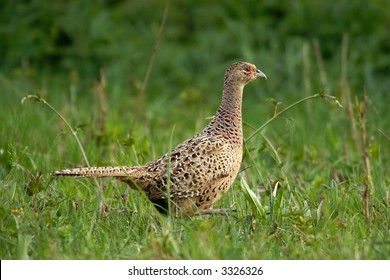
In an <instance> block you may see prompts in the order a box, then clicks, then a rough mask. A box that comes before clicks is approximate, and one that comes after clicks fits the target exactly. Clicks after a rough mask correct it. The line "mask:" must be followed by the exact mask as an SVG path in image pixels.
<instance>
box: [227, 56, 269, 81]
mask: <svg viewBox="0 0 390 280" xmlns="http://www.w3.org/2000/svg"><path fill="white" fill-rule="evenodd" d="M257 78H263V79H267V76H266V75H265V74H264V73H263V72H261V71H260V70H259V69H257V67H256V66H255V65H254V64H252V63H249V62H244V61H239V62H236V63H234V64H233V65H231V66H230V67H229V69H227V70H226V72H225V83H226V82H228V81H230V82H233V83H240V84H242V85H246V84H248V83H250V82H251V81H253V80H255V79H257Z"/></svg>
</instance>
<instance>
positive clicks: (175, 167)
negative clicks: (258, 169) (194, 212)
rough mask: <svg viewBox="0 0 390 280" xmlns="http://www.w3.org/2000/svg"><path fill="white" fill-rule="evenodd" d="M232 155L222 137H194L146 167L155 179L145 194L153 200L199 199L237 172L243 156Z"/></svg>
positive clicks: (232, 152) (228, 145)
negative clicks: (204, 192)
mask: <svg viewBox="0 0 390 280" xmlns="http://www.w3.org/2000/svg"><path fill="white" fill-rule="evenodd" d="M232 154H234V151H233V148H232V146H231V145H230V144H229V143H227V142H226V141H224V139H223V138H222V137H221V138H218V137H215V136H208V135H206V136H203V135H202V136H198V137H195V138H191V139H189V140H187V141H186V142H184V143H182V144H180V145H178V146H177V147H176V148H174V149H173V150H172V151H171V152H170V153H167V154H165V155H164V156H162V157H161V158H160V159H158V160H156V161H154V162H151V163H149V164H147V165H146V167H147V170H148V171H149V173H150V174H154V176H153V179H152V180H151V182H150V185H149V186H148V187H146V188H144V191H146V192H147V193H148V196H149V198H150V199H152V200H153V199H161V198H166V197H168V196H170V197H172V198H186V197H195V196H199V195H200V194H201V192H202V191H203V190H204V189H205V188H206V187H210V186H211V185H215V184H216V182H217V181H218V180H220V179H223V178H226V177H228V176H230V175H231V174H232V173H234V169H235V167H236V166H237V162H235V161H237V160H238V161H239V162H241V154H240V155H238V156H237V158H235V157H234V155H233V156H232Z"/></svg>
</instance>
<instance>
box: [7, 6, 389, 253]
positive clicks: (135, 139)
mask: <svg viewBox="0 0 390 280" xmlns="http://www.w3.org/2000/svg"><path fill="white" fill-rule="evenodd" d="M36 2H39V1H36ZM80 2H81V3H84V1H80ZM151 2H152V4H150V6H148V5H144V6H143V5H136V4H134V3H133V1H129V3H133V4H134V5H133V6H132V7H131V9H130V8H129V9H128V10H126V9H125V8H124V7H127V6H119V7H115V8H113V9H111V10H108V8H107V7H106V9H107V10H105V13H97V14H94V15H95V17H93V18H92V19H91V18H89V19H91V22H92V23H91V24H92V27H94V26H95V28H97V27H96V26H103V25H104V24H103V23H106V24H107V26H108V27H110V26H111V27H113V26H116V25H115V24H114V23H115V21H114V20H113V18H114V19H115V17H117V18H119V17H120V14H119V15H118V13H120V11H121V10H122V9H123V10H124V13H125V12H129V13H130V15H129V16H128V17H129V18H130V19H131V20H132V21H131V23H132V24H131V25H128V26H127V25H126V28H125V27H123V26H122V27H118V29H117V30H116V29H111V30H113V31H112V32H111V33H110V30H104V29H103V31H101V33H102V34H107V35H106V36H107V38H108V39H107V40H110V43H107V48H104V46H105V45H104V44H103V43H102V44H103V45H99V44H95V43H96V42H95V41H93V40H94V38H95V37H96V36H98V35H96V34H95V33H94V32H93V31H94V29H93V28H92V29H91V30H89V33H87V34H88V36H90V37H88V36H87V35H86V38H85V42H87V43H89V44H86V43H85V42H84V43H85V44H84V45H83V44H81V43H80V42H83V41H82V39H79V40H81V41H76V42H78V43H79V45H77V44H76V43H75V44H74V45H72V46H73V49H71V48H67V49H66V50H65V51H64V49H61V52H60V53H56V54H57V55H58V56H59V57H61V59H59V58H58V57H56V58H55V59H54V62H53V58H52V57H50V58H51V59H48V58H45V59H43V58H42V59H41V60H39V59H37V58H36V57H35V56H34V53H33V51H34V48H32V47H31V49H29V51H30V52H31V53H30V55H31V56H30V58H31V59H30V60H29V59H28V58H23V57H20V59H19V62H18V63H17V64H15V65H14V64H13V63H14V62H13V60H12V59H11V58H13V56H16V57H17V56H18V55H17V54H15V53H16V52H17V50H18V49H17V48H16V47H15V48H14V50H13V51H14V52H13V53H9V54H10V55H9V57H8V58H9V59H8V61H9V64H6V63H3V64H1V68H0V103H1V110H0V123H1V125H0V221H1V223H0V227H1V230H0V245H1V246H0V257H1V259H389V258H390V236H389V230H390V211H389V205H390V188H389V185H390V162H389V161H390V138H389V137H390V113H389V111H388V104H390V95H389V88H390V82H389V80H388V75H389V74H390V73H389V70H386V69H390V68H387V66H388V65H389V62H388V61H389V60H388V54H387V55H386V52H385V50H386V46H388V45H385V44H386V42H387V41H383V42H382V41H381V40H382V39H381V38H382V37H381V34H382V33H381V32H382V31H381V29H379V28H380V26H382V25H381V23H385V22H390V20H389V19H388V18H385V16H382V17H381V15H383V13H379V14H376V13H375V12H377V11H380V10H381V9H380V7H379V8H378V7H377V6H375V5H374V4H370V5H368V7H366V9H365V11H366V12H367V13H368V15H371V16H372V17H369V16H367V17H368V18H362V21H363V22H362V26H364V28H373V30H375V32H376V36H377V37H375V38H374V39H375V40H374V39H372V40H371V41H369V40H366V38H371V37H369V36H370V35H367V34H371V33H370V30H362V29H359V25H351V29H347V31H348V30H350V32H346V31H345V29H343V28H341V27H340V31H339V32H338V33H335V32H330V31H329V29H326V28H325V26H324V25H326V19H327V16H330V17H331V18H334V19H337V21H335V22H334V23H335V24H336V25H337V24H339V25H340V26H341V25H342V24H343V19H339V18H338V17H337V15H333V14H331V13H329V14H328V15H327V16H325V15H324V16H323V17H320V15H318V16H317V17H314V15H313V17H314V18H315V19H312V20H313V21H315V20H318V21H319V23H318V27H317V28H314V27H313V28H314V30H310V32H312V34H310V36H306V35H305V34H307V33H305V32H306V31H305V30H304V28H303V27H302V26H304V24H303V23H302V24H301V25H300V24H297V22H294V17H293V16H291V15H290V17H284V21H281V24H280V25H278V26H276V27H275V26H273V25H272V24H270V22H272V21H271V20H270V18H266V17H264V15H266V14H267V10H266V9H264V10H262V11H263V17H262V19H256V15H255V14H252V13H251V9H249V8H248V7H247V8H245V9H241V10H240V9H236V8H234V9H233V5H234V4H232V3H233V2H234V1H227V3H230V4H227V6H228V8H226V10H223V9H222V8H220V7H219V5H217V4H216V3H214V5H213V4H211V5H210V6H206V4H204V5H203V6H202V5H200V6H199V7H197V8H194V9H192V10H191V11H192V13H191V16H190V18H192V20H193V22H187V19H184V18H182V17H181V14H182V12H183V11H187V9H188V8H189V7H188V6H187V4H178V3H173V4H172V5H171V6H170V8H169V11H168V13H167V22H166V24H165V26H163V27H164V28H161V19H162V17H163V12H164V9H165V8H164V5H165V4H164V3H163V2H162V3H163V4H160V2H159V1H151ZM311 2H312V1H301V2H299V3H301V6H300V7H301V8H302V9H299V5H297V6H296V7H295V9H296V10H294V11H293V14H296V16H297V18H299V14H302V13H304V8H305V9H309V10H310V3H311ZM313 2H314V1H313ZM382 2H383V3H386V1H382ZM302 3H303V4H302ZM305 3H306V4H305ZM71 5H76V4H75V3H73V4H70V6H71ZM84 5H88V4H87V2H85V3H84ZM129 5H130V4H129ZM188 5H189V4H188ZM229 5H230V6H229ZM259 5H262V4H259ZM202 7H203V9H202ZM205 7H208V8H207V9H205ZM229 7H230V8H229ZM342 7H344V6H342V5H341V8H342ZM33 8H34V7H33ZM73 8H74V7H73ZM268 8H269V14H271V15H274V14H275V13H277V12H280V11H279V10H277V9H271V8H272V7H271V8H270V7H268ZM273 8H275V7H273ZM322 8H324V9H325V8H329V7H328V6H325V7H322ZM344 8H345V7H344ZM354 8H356V7H355V6H352V7H350V8H348V9H347V8H345V9H347V10H346V11H350V10H349V9H352V10H353V9H354ZM9 9H11V8H9ZM46 9H48V10H49V11H48V13H50V12H51V11H50V9H49V8H46ZM69 9H70V10H72V6H71V7H70V8H69ZM313 9H314V8H313ZM75 10H77V9H75ZM91 10H93V9H92V8H91ZM382 10H386V9H382ZM83 11H84V12H85V13H86V15H85V17H87V16H90V17H92V16H91V14H93V12H91V11H90V10H86V9H84V10H83ZM86 11H89V12H86ZM93 11H95V10H93ZM229 11H230V12H231V11H235V12H236V14H230V15H231V17H232V18H231V19H230V20H227V21H226V26H225V27H222V26H224V25H222V24H221V22H220V21H219V19H223V18H224V17H225V16H226V14H229V13H228V12H229ZM359 11H360V10H359ZM19 12H20V10H19ZM74 13H75V14H72V15H73V19H75V18H77V17H76V16H77V15H78V14H77V12H74ZM80 13H81V12H80ZM137 13H143V14H145V17H144V18H143V19H142V20H144V21H145V22H142V21H140V19H138V17H137ZM361 13H363V14H364V11H361ZM344 15H345V17H346V18H345V20H346V21H347V19H348V16H351V15H354V14H353V12H350V13H348V12H345V13H344ZM78 16H79V17H80V21H87V20H86V19H85V18H84V17H83V16H82V15H81V16H80V15H78ZM246 16H247V17H246ZM69 17H70V16H69ZM351 17H352V16H351ZM21 18H22V17H21ZM204 18H207V19H208V20H204ZM242 18H245V20H244V19H242ZM70 19H72V17H70ZM202 19H203V20H202ZM254 20H258V21H257V24H253V25H252V23H253V21H254ZM267 20H268V21H267ZM309 20H310V19H309ZM371 20H372V21H371ZM20 21H22V19H20ZM58 21H59V22H67V24H70V23H69V22H71V20H70V21H61V20H60V19H59V20H58ZM188 21H190V20H188ZM183 22H185V23H186V24H187V25H181V23H183ZM264 22H265V23H264ZM267 22H268V25H267ZM375 22H377V23H378V24H377V25H375ZM287 23H290V25H287ZM321 23H322V24H323V25H321ZM368 23H370V24H371V25H369V27H367V24H368ZM110 24H111V25H110ZM283 24H285V25H283ZM308 24H310V22H309V23H308ZM2 26H4V24H3V25H2ZM80 26H81V27H80V28H84V27H85V25H83V24H80ZM183 26H184V27H183ZM191 26H192V27H191ZM286 26H291V27H289V28H291V30H290V29H288V28H287V27H286ZM292 26H294V27H295V28H296V30H293V28H292ZM312 26H314V24H313V25H312ZM332 26H333V25H332ZM353 26H354V28H355V29H353V28H352V27H353ZM356 26H357V27H356ZM65 27H66V26H65ZM108 27H107V28H108ZM207 27H208V29H207ZM252 27H253V28H252ZM186 28H187V29H186ZM191 28H192V29H191ZM224 28H226V30H225V29H224ZM272 28H275V30H276V31H275V30H274V31H275V32H276V33H275V36H274V37H272ZM299 28H301V29H299ZM329 28H330V27H329ZM356 28H357V29H356ZM375 28H376V29H375ZM206 29H207V30H208V32H204V30H206ZM2 30H4V28H3V29H2ZM64 30H69V29H66V28H65V29H64ZM159 30H161V34H162V35H163V36H161V37H160V36H159V34H160V33H159ZM33 31H34V30H32V31H31V34H28V35H26V36H27V37H26V40H29V37H28V36H32V34H34V32H33ZM114 31H115V32H114ZM327 31H329V33H327ZM53 32H54V31H53ZM80 32H81V31H80ZM186 32H191V33H190V35H191V36H190V35H188V34H187V35H186ZM36 33H37V34H38V32H36ZM42 33H44V32H43V31H42ZM39 34H41V33H39ZM49 34H52V33H49ZM91 34H92V35H91ZM93 34H95V35H93ZM99 34H100V33H99ZM125 34H127V36H128V37H129V38H128V39H124V38H125V37H124V36H123V35H125ZM254 34H263V36H260V35H259V36H257V35H256V36H255V35H254ZM286 34H289V37H288V38H287V37H285V35H286ZM329 34H331V35H329ZM382 35H383V34H382ZM37 36H38V35H37ZM42 36H43V35H42ZM47 36H49V35H47ZM93 36H95V37H93ZM100 36H101V35H100ZM110 36H111V37H110ZM286 36H287V35H286ZM321 36H324V37H321ZM326 36H330V37H326ZM365 36H366V37H365ZM260 37H261V38H260ZM45 38H46V37H45ZM156 38H157V39H156ZM270 38H273V39H270ZM329 38H331V39H333V40H327V39H329ZM383 38H384V37H383ZM95 39H96V38H95ZM98 39H99V40H97V39H96V40H97V42H100V39H101V38H98ZM10 40H11V39H10ZM156 40H157V41H158V40H161V41H160V43H161V44H160V46H159V48H158V52H157V53H154V54H153V47H154V46H155V44H156ZM377 41H378V43H377V44H376V42H377ZM45 42H46V41H45ZM47 42H49V41H47ZM94 42H95V43H94ZM102 42H104V41H102ZM380 42H382V43H380ZM14 43H15V42H14ZM15 44H16V43H15ZM48 44H49V43H48ZM381 44H382V45H381ZM368 45H369V46H368ZM1 46H3V45H1ZM15 46H16V45H15ZM23 46H24V45H23ZM30 46H31V45H30ZM83 47H86V52H88V51H90V54H91V55H90V56H88V55H84V56H83V53H82V52H81V49H82V48H83ZM370 47H371V49H370V50H369V51H367V48H370ZM35 49H37V48H36V46H35ZM23 50H24V49H22V48H20V51H21V52H22V51H23ZM55 50H57V49H55ZM67 50H68V51H69V52H67ZM94 50H96V53H94V54H93V53H92V52H93V51H94ZM220 50H223V51H220ZM37 53H39V52H37ZM41 54H42V52H41ZM75 54H76V55H75ZM92 54H93V55H92ZM153 55H155V57H154V58H155V60H154V61H153V63H152V64H150V63H149V61H150V58H151V57H153ZM27 56H28V55H27ZM95 58H96V59H95ZM98 58H100V59H101V60H99V59H98ZM242 59H243V60H248V61H250V62H252V63H254V64H256V65H257V66H258V67H259V68H260V69H261V70H262V71H263V72H265V73H266V74H267V76H268V80H266V81H263V80H262V81H255V82H253V83H252V84H250V85H249V86H247V87H246V90H245V94H244V101H243V120H244V135H245V138H246V145H245V155H244V159H243V162H242V170H241V172H240V173H239V176H238V177H237V179H236V181H235V183H234V185H233V186H232V188H231V189H230V190H229V192H228V193H227V194H226V195H225V196H224V197H223V198H222V199H221V201H220V202H218V204H217V207H218V208H230V209H232V212H231V213H230V215H229V216H211V217H210V218H208V219H207V218H203V217H197V218H192V219H177V218H174V217H165V216H160V215H159V214H158V213H156V211H155V209H154V208H153V206H152V205H150V203H149V202H148V201H147V200H146V199H145V197H144V196H143V195H142V194H141V193H139V192H136V191H133V190H129V189H128V188H127V187H126V186H125V185H123V184H120V183H119V182H117V181H115V180H111V179H108V178H106V179H103V180H100V179H99V180H97V181H94V180H88V179H72V178H56V179H54V178H52V177H51V176H50V173H51V172H52V171H54V170H57V169H62V168H67V167H78V166H85V165H86V161H87V160H88V162H89V163H90V164H91V165H92V166H101V165H137V164H143V163H146V162H147V161H149V160H152V159H154V158H156V157H158V156H160V155H162V154H164V153H165V152H167V151H168V150H169V149H170V148H172V147H174V146H175V145H176V144H178V143H180V142H182V141H183V140H185V139H187V138H188V137H191V136H192V135H194V134H195V133H197V132H199V131H200V130H201V129H202V128H203V127H204V126H205V125H207V123H208V121H209V119H210V117H211V116H212V115H213V114H214V113H215V111H216V109H217V107H218V105H219V102H220V98H221V91H222V84H223V73H224V71H225V69H226V68H227V67H228V66H229V65H230V64H231V63H232V62H234V61H236V60H242ZM96 61H97V62H96ZM45 62H46V63H47V64H45ZM94 63H95V64H96V65H95V64H94ZM86 65H89V67H90V68H88V67H87V66H86ZM149 65H152V71H151V72H150V73H151V74H150V77H149V80H148V81H147V82H145V76H146V74H145V73H147V69H148V66H149ZM87 68H88V69H87ZM99 72H100V73H99ZM143 85H146V87H144V86H143ZM316 94H319V95H316ZM28 95H33V96H35V97H36V98H27V99H26V98H25V99H23V97H25V96H28ZM324 95H326V96H333V98H329V97H324ZM310 96H313V98H311V99H309V97H310ZM305 98H306V99H307V100H305ZM22 99H23V101H24V102H23V104H22V102H21V101H22ZM37 100H38V101H40V102H36V101H37ZM299 101H300V102H299ZM45 102H47V103H45ZM295 102H297V104H295V105H294V106H291V108H288V107H289V106H290V105H293V104H294V103H295ZM338 103H340V104H341V105H342V108H341V107H340V106H339V104H338ZM53 109H54V110H55V111H56V112H57V113H58V114H57V113H56V112H54V111H53ZM284 109H287V110H286V111H285V112H283V113H282V114H280V115H279V113H280V112H282V111H283V110H284ZM61 117H63V118H64V119H65V120H66V121H67V122H68V123H69V124H70V126H71V127H72V128H73V130H74V131H75V132H76V135H77V137H78V138H79V139H80V144H81V146H82V147H83V149H84V150H85V155H86V157H84V156H83V153H82V150H81V149H80V146H79V145H78V143H77V141H76V138H75V136H74V135H73V134H72V133H71V132H70V130H69V129H68V127H67V126H66V124H65V122H64V120H62V119H61ZM269 120H271V122H270V123H269V124H268V125H267V126H265V127H264V128H262V129H261V130H260V131H258V130H257V129H259V128H261V127H262V126H263V125H264V124H265V123H266V122H267V121H269ZM254 132H256V133H255V134H253V133H254ZM252 135H253V137H252Z"/></svg>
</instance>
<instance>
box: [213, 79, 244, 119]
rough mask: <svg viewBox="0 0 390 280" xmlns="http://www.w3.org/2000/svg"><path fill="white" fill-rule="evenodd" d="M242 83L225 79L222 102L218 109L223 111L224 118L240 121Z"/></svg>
mask: <svg viewBox="0 0 390 280" xmlns="http://www.w3.org/2000/svg"><path fill="white" fill-rule="evenodd" d="M243 91H244V85H242V84H241V83H237V82H236V83H235V82H232V81H225V83H224V87H223V94H222V102H221V105H220V106H219V109H218V111H222V112H225V114H224V115H223V117H224V118H230V119H234V120H239V121H240V123H241V107H242V95H243Z"/></svg>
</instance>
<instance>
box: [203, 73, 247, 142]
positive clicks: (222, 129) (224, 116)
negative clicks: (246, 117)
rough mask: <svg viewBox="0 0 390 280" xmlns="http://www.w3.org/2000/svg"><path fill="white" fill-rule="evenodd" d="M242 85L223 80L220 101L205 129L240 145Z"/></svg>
mask: <svg viewBox="0 0 390 280" xmlns="http://www.w3.org/2000/svg"><path fill="white" fill-rule="evenodd" d="M243 89H244V86H243V85H241V84H238V83H232V82H229V81H225V83H224V88H223V94H222V102H221V105H220V106H219V108H218V111H217V113H216V114H215V116H214V118H213V120H212V121H211V123H210V124H209V125H208V127H207V128H206V129H209V130H210V129H211V130H212V131H213V133H216V134H220V135H222V136H223V137H225V138H227V139H232V140H233V141H234V142H235V143H237V144H241V145H242V116H241V107H242V94H243Z"/></svg>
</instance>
